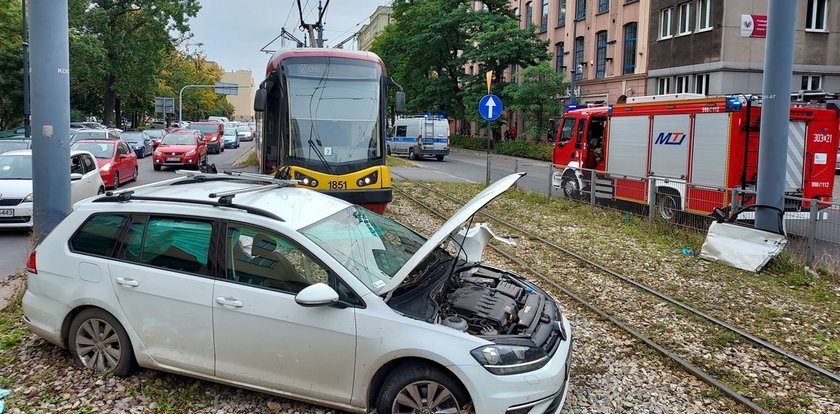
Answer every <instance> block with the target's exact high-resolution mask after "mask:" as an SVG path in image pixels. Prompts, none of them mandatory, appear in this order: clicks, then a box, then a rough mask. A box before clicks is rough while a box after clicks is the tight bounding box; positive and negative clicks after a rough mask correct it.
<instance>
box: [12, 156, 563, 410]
mask: <svg viewBox="0 0 840 414" xmlns="http://www.w3.org/2000/svg"><path fill="white" fill-rule="evenodd" d="M520 177H521V174H514V175H511V176H508V177H505V178H503V179H501V180H499V181H497V182H496V183H494V184H492V185H490V186H489V187H487V188H486V189H485V190H484V191H482V192H481V193H480V194H478V195H477V196H476V197H475V198H474V199H473V200H472V201H470V202H469V203H468V204H467V205H465V206H464V207H462V208H461V209H460V210H459V211H458V212H456V213H455V215H454V216H453V217H452V218H451V219H450V220H449V221H447V222H446V223H445V224H444V225H443V226H442V227H441V229H440V230H439V231H438V232H436V233H435V234H434V235H432V237H430V238H429V239H428V240H427V239H425V238H423V237H422V236H420V235H418V234H416V233H414V232H413V231H411V230H409V229H408V228H406V227H404V226H403V225H401V224H399V223H397V222H395V221H393V220H391V219H389V218H387V217H383V216H380V215H378V214H375V213H372V212H370V211H368V210H366V209H364V208H362V207H359V206H356V205H352V204H348V203H346V202H344V201H342V200H339V199H336V198H332V197H329V196H326V195H323V194H320V193H318V192H315V191H311V190H307V189H303V188H296V187H294V186H293V182H288V181H281V180H274V179H272V178H271V177H266V176H256V175H253V176H250V175H247V174H239V175H233V174H203V173H198V172H196V173H189V174H186V176H184V177H178V178H175V179H172V180H168V181H164V182H160V183H155V184H150V185H146V186H142V187H137V188H134V189H132V190H129V191H123V192H121V193H118V194H106V195H104V196H102V197H99V198H92V199H89V200H86V201H84V202H82V203H79V204H78V205H77V206H76V209H75V210H74V211H73V212H72V213H71V214H70V215H69V216H68V217H67V218H66V219H65V220H63V221H62V222H61V223H60V224H59V225H58V226H57V227H56V228H55V229H54V230H53V231H52V232H51V233H50V234H49V236H47V237H46V238H45V239H44V241H43V242H42V243H41V244H40V245H39V246H38V247H37V248H36V250H35V251H34V252H32V254H31V255H30V258H29V262H28V264H27V270H28V272H29V276H28V288H27V291H26V294H25V296H24V298H23V310H24V315H25V320H26V323H27V325H28V326H29V328H30V329H31V330H32V331H33V332H35V333H37V334H38V335H40V336H41V337H43V338H45V339H47V340H48V341H50V342H52V343H54V344H56V345H58V346H61V347H66V348H69V350H70V355H71V357H72V358H73V360H74V361H75V362H77V363H78V364H80V365H82V366H85V367H88V368H91V369H96V370H98V371H101V372H111V373H114V374H116V375H128V374H129V373H131V371H132V369H133V368H134V367H135V365H139V366H141V367H145V368H153V369H158V370H163V371H169V372H173V373H178V374H183V375H188V376H192V377H197V378H203V379H207V380H210V381H216V382H220V383H225V384H231V385H235V386H240V387H245V388H249V389H253V390H257V391H262V392H267V393H271V394H276V395H280V396H284V397H289V398H294V399H298V400H303V401H308V402H313V403H316V404H321V405H326V406H330V407H335V408H339V409H342V410H347V411H352V412H360V413H363V412H373V411H374V410H375V411H376V412H377V413H428V414H431V413H461V412H476V413H481V414H484V413H499V414H501V413H507V414H526V413H531V414H534V413H557V412H559V411H560V409H561V408H562V406H563V403H564V401H565V397H566V392H567V390H568V389H567V384H568V378H569V369H570V357H571V349H572V331H571V326H570V325H569V321H568V320H567V319H566V318H564V317H563V315H562V313H561V311H560V309H559V307H558V305H557V303H556V302H555V300H554V299H552V298H551V297H550V296H549V295H548V294H547V293H546V292H544V291H543V290H542V289H540V288H539V287H537V286H536V285H534V284H533V283H531V282H529V281H527V280H526V279H524V278H522V277H520V276H517V275H515V274H512V273H510V272H507V271H505V270H502V269H498V268H494V267H490V266H487V265H483V264H481V263H479V262H475V261H470V260H467V259H468V258H467V257H466V255H467V254H470V255H472V256H473V258H474V259H475V258H476V253H475V251H476V250H475V248H474V246H475V243H473V242H474V241H475V240H474V239H473V238H472V237H471V236H467V237H466V238H465V237H464V236H463V235H464V234H468V235H469V234H470V233H469V232H467V233H464V232H461V233H459V230H462V229H463V224H464V223H466V222H467V221H468V220H470V218H471V217H472V216H473V215H474V214H475V213H476V212H477V211H478V210H479V209H480V208H481V207H482V206H484V205H485V204H487V203H488V202H490V201H491V200H492V199H494V198H495V197H496V196H498V195H499V194H501V193H502V192H504V191H505V190H506V189H508V188H509V187H510V186H511V185H513V183H514V182H516V180H517V179H519V178H520ZM459 234H460V238H459V236H458V235H459ZM478 244H479V245H480V246H481V248H482V249H483V246H484V244H483V243H481V242H480V241H479V242H478ZM467 245H470V246H472V247H471V248H470V249H467V248H466V247H467ZM447 248H451V249H452V251H459V250H460V251H459V253H457V254H452V253H450V251H449V250H447ZM467 252H469V253H467ZM478 252H479V253H478V254H480V250H478Z"/></svg>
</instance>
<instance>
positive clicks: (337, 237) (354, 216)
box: [300, 206, 426, 292]
mask: <svg viewBox="0 0 840 414" xmlns="http://www.w3.org/2000/svg"><path fill="white" fill-rule="evenodd" d="M300 232H301V234H303V235H304V236H306V237H307V238H309V239H310V240H312V241H313V242H315V244H317V245H318V246H320V247H321V248H322V249H324V251H326V252H327V253H329V255H330V256H332V257H333V258H334V259H335V260H337V261H338V262H339V263H341V264H342V265H343V266H344V267H345V268H347V270H349V271H350V273H352V274H353V275H354V276H356V278H358V279H359V280H360V281H361V282H362V283H364V284H365V286H367V287H368V288H369V289H370V290H371V291H373V292H378V291H379V290H380V289H382V287H384V286H385V285H386V284H387V283H388V281H389V280H391V278H393V277H394V275H395V274H396V273H397V271H399V270H400V268H402V267H403V265H404V264H405V263H406V262H407V261H408V259H410V258H411V256H412V255H414V253H415V252H416V251H417V250H418V249H420V247H421V246H422V245H423V243H425V242H426V239H424V238H423V237H421V236H420V235H418V234H417V233H414V232H413V231H411V230H409V229H408V228H406V227H405V226H403V225H401V224H399V223H397V222H396V221H394V220H391V219H390V218H388V217H384V216H380V215H379V214H376V213H374V212H371V211H370V210H367V209H365V208H362V207H359V206H351V207H348V208H346V209H344V210H341V211H339V212H338V213H335V214H333V215H331V216H329V217H327V218H325V219H323V220H321V221H319V222H317V223H315V224H312V225H309V226H307V227H305V228H303V229H301V231H300Z"/></svg>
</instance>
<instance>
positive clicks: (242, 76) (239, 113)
mask: <svg viewBox="0 0 840 414" xmlns="http://www.w3.org/2000/svg"><path fill="white" fill-rule="evenodd" d="M222 82H227V83H235V84H237V85H239V86H240V87H239V94H238V95H227V100H228V102H230V103H231V105H233V108H234V112H233V117H231V118H230V120H231V121H250V120H252V119H254V94H255V93H256V89H255V88H254V77H253V76H252V75H251V71H250V70H237V71H233V72H225V73H224V74H222Z"/></svg>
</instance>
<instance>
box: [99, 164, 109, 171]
mask: <svg viewBox="0 0 840 414" xmlns="http://www.w3.org/2000/svg"><path fill="white" fill-rule="evenodd" d="M99 169H100V170H102V171H111V163H110V162H106V163H105V165H103V166H101V167H99Z"/></svg>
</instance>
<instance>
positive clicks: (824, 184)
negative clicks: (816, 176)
mask: <svg viewBox="0 0 840 414" xmlns="http://www.w3.org/2000/svg"><path fill="white" fill-rule="evenodd" d="M828 185H829V183H828V182H826V181H814V182H812V183H811V187H815V188H828Z"/></svg>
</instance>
